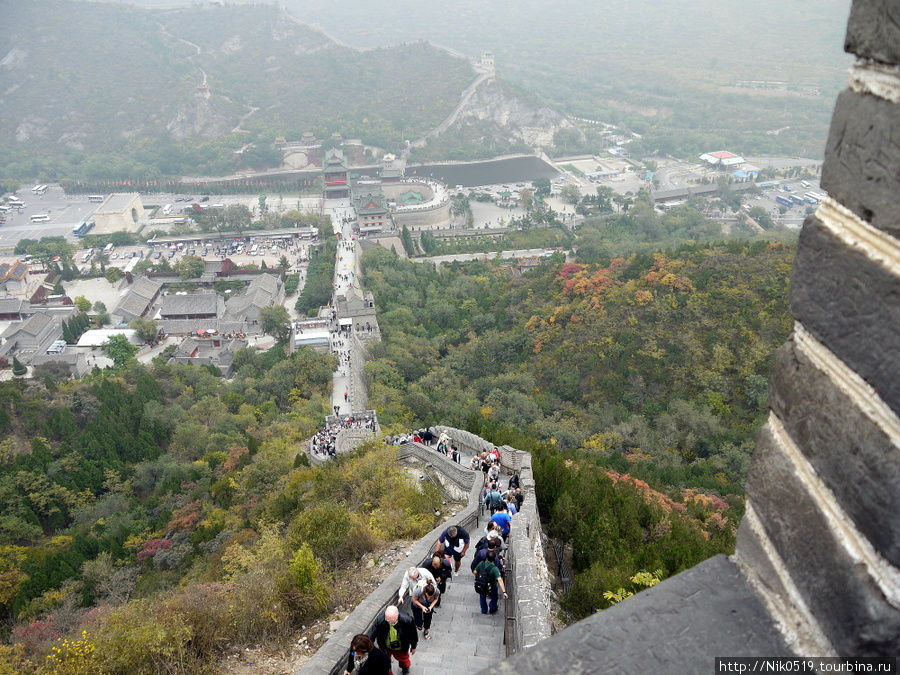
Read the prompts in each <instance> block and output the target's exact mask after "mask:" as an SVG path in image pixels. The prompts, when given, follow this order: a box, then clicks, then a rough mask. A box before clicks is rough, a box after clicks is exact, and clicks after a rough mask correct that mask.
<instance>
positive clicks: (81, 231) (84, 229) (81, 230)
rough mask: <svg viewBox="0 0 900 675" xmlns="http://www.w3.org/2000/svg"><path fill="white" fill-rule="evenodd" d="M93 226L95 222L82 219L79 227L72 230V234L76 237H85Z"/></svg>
mask: <svg viewBox="0 0 900 675" xmlns="http://www.w3.org/2000/svg"><path fill="white" fill-rule="evenodd" d="M93 226H94V223H89V222H88V221H86V220H82V221H81V222H80V223H78V227H76V228H74V229H73V230H72V234H74V235H75V236H76V237H83V236H84V235H86V234H87V233H88V230H90V229H91V228H92V227H93Z"/></svg>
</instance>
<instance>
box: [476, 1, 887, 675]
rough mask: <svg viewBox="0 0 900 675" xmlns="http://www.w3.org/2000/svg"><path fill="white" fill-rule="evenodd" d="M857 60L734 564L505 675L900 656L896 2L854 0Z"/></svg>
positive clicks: (515, 663)
mask: <svg viewBox="0 0 900 675" xmlns="http://www.w3.org/2000/svg"><path fill="white" fill-rule="evenodd" d="M845 48H846V50H847V51H849V52H851V53H853V54H855V55H856V56H857V57H858V59H857V61H856V63H855V64H854V65H853V66H852V68H851V69H850V73H849V78H848V79H849V86H848V88H847V89H846V90H845V91H844V92H843V93H841V94H840V96H839V97H838V99H837V103H836V105H835V110H834V115H833V117H832V124H831V131H830V133H829V137H828V142H827V146H826V150H825V163H824V165H823V173H822V181H821V185H822V187H823V188H824V189H825V190H827V192H828V194H829V196H828V197H827V198H826V199H825V200H823V202H822V204H821V205H820V207H819V208H818V209H817V211H816V213H815V214H813V215H811V216H809V217H808V218H807V220H806V222H805V223H804V226H803V230H802V232H801V234H800V242H799V245H798V250H797V256H796V259H795V262H794V270H793V275H792V280H791V291H790V305H791V313H792V315H793V317H794V319H795V326H794V332H793V334H792V335H791V337H790V338H789V339H788V341H787V343H786V344H785V345H783V346H782V347H781V348H780V349H779V350H778V352H777V353H776V355H775V362H774V365H773V369H772V377H771V382H770V388H769V400H770V408H771V412H770V416H769V420H768V422H767V424H766V425H765V427H764V428H763V430H762V431H761V433H760V435H759V438H758V439H757V445H756V452H755V454H754V459H753V465H752V467H751V472H750V477H749V480H748V485H747V494H748V502H747V511H746V515H745V517H744V519H743V520H742V522H741V525H740V528H739V531H738V543H737V550H736V552H735V555H734V556H732V557H731V558H726V557H725V556H717V557H715V558H712V559H711V560H707V561H706V562H704V563H701V564H700V565H697V566H696V567H694V568H692V569H690V570H688V571H686V572H684V573H682V574H679V575H677V576H675V577H672V578H671V579H668V580H666V581H664V582H663V583H661V584H659V585H657V586H655V587H653V588H651V589H648V590H646V591H644V592H642V593H639V594H638V595H636V596H634V597H633V598H631V599H630V600H627V601H626V602H623V603H620V604H619V605H616V606H614V607H612V608H610V609H608V610H605V611H603V612H601V613H599V614H596V615H594V616H593V617H590V618H588V619H586V620H584V621H582V622H580V623H578V624H575V625H574V626H571V627H569V628H568V629H566V630H564V631H562V632H561V633H559V634H557V635H555V636H554V637H552V638H550V639H549V640H547V641H545V642H543V643H541V644H539V645H538V646H537V647H535V648H533V649H531V650H528V651H526V652H525V653H523V654H521V655H518V656H516V657H514V658H512V659H510V660H509V661H507V662H505V663H503V664H502V665H501V666H500V667H499V668H496V669H494V670H493V673H495V674H497V673H518V674H519V675H528V674H532V673H533V674H535V675H536V674H538V673H540V674H545V673H561V672H565V673H595V672H604V673H608V672H678V673H694V672H697V673H709V672H713V669H714V659H715V657H717V656H718V657H723V656H781V655H784V656H790V655H798V656H896V655H897V654H898V653H900V418H898V414H900V376H898V375H900V2H898V1H897V0H854V2H853V6H852V9H851V12H850V19H849V23H848V28H847V35H846V42H845Z"/></svg>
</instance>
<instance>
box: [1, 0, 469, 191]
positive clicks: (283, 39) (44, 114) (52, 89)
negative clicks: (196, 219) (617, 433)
mask: <svg viewBox="0 0 900 675" xmlns="http://www.w3.org/2000/svg"><path fill="white" fill-rule="evenodd" d="M0 45H3V48H2V49H0V51H2V53H0V65H2V68H0V92H3V95H2V96H0V156H3V157H4V160H5V161H4V169H5V174H6V175H7V176H10V177H29V178H30V177H36V176H43V177H44V178H46V179H47V180H50V179H60V178H94V179H96V178H113V179H128V178H156V177H157V176H160V175H194V176H195V175H223V174H228V173H232V172H233V171H235V170H237V169H241V168H266V167H271V166H278V165H280V163H281V155H280V153H279V152H278V151H277V150H276V149H275V148H274V147H273V144H272V143H273V140H274V139H275V138H276V136H279V135H283V136H284V137H285V138H287V139H290V140H298V139H299V138H300V135H301V134H302V133H303V132H304V131H310V130H311V131H313V132H315V133H316V135H317V136H318V137H319V138H326V139H327V138H329V137H330V135H331V134H332V132H335V131H338V132H340V133H342V134H343V135H344V136H345V137H350V138H361V139H362V140H363V141H365V142H366V143H370V144H376V145H381V146H388V147H393V146H396V145H398V144H399V143H400V140H401V138H403V137H406V138H412V137H415V136H416V135H419V134H422V133H424V132H425V131H427V130H429V129H431V128H432V127H433V126H435V125H437V124H438V122H440V120H441V119H443V118H444V117H445V116H446V115H447V114H449V112H450V111H451V110H452V109H453V107H454V106H455V105H456V102H457V100H458V99H459V95H460V92H461V91H462V90H463V89H464V88H465V87H466V86H467V85H468V83H469V82H470V81H471V79H472V77H473V73H472V71H471V68H470V66H469V64H468V62H466V61H465V60H462V59H457V58H453V57H451V56H449V55H448V54H447V53H446V52H442V51H440V50H437V49H435V48H433V47H430V46H428V45H426V44H424V43H421V42H418V43H413V44H407V45H402V46H398V47H394V48H390V49H378V50H374V51H370V52H359V51H356V50H352V49H349V48H346V47H341V46H338V45H336V44H335V43H334V42H332V41H331V40H330V39H329V38H327V37H326V36H324V35H323V34H322V33H319V32H317V31H315V30H313V29H311V28H309V27H307V26H304V25H302V24H300V23H298V22H296V21H295V20H294V19H292V18H291V17H290V16H288V15H286V14H284V13H282V12H280V11H279V10H278V9H277V8H276V7H274V6H268V5H254V6H248V5H234V6H225V7H206V8H190V9H183V10H169V11H147V10H143V9H136V8H133V7H129V6H127V5H124V4H112V3H109V4H108V3H91V2H74V1H71V0H36V1H35V2H27V3H12V4H11V5H9V6H8V7H6V8H5V12H4V22H3V25H2V26H0ZM438 73H439V74H440V77H438V76H436V74H438ZM204 76H205V78H206V84H207V85H208V86H209V89H210V96H209V98H208V99H206V98H204V97H202V96H198V89H197V88H198V86H200V85H201V84H203V82H204ZM236 150H242V152H241V153H240V154H235V152H234V151H236Z"/></svg>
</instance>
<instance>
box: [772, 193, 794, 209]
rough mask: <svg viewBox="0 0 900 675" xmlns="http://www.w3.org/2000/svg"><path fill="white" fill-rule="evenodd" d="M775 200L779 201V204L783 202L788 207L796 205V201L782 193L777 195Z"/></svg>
mask: <svg viewBox="0 0 900 675" xmlns="http://www.w3.org/2000/svg"><path fill="white" fill-rule="evenodd" d="M775 201H776V202H778V203H779V204H781V205H782V206H787V207H788V208H790V207H792V206H793V205H794V202H792V201H791V200H790V199H788V198H787V197H782V196H781V195H776V196H775Z"/></svg>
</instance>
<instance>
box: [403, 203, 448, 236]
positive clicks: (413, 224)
mask: <svg viewBox="0 0 900 675" xmlns="http://www.w3.org/2000/svg"><path fill="white" fill-rule="evenodd" d="M393 218H394V225H395V226H396V227H397V229H398V230H402V229H403V226H404V225H406V227H407V229H409V230H410V231H411V232H415V231H417V230H431V229H435V228H440V227H447V226H448V225H449V224H450V220H451V215H450V202H444V203H443V204H438V205H437V206H432V207H425V206H423V207H421V208H419V209H416V210H415V211H398V212H397V213H394V214H393Z"/></svg>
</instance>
